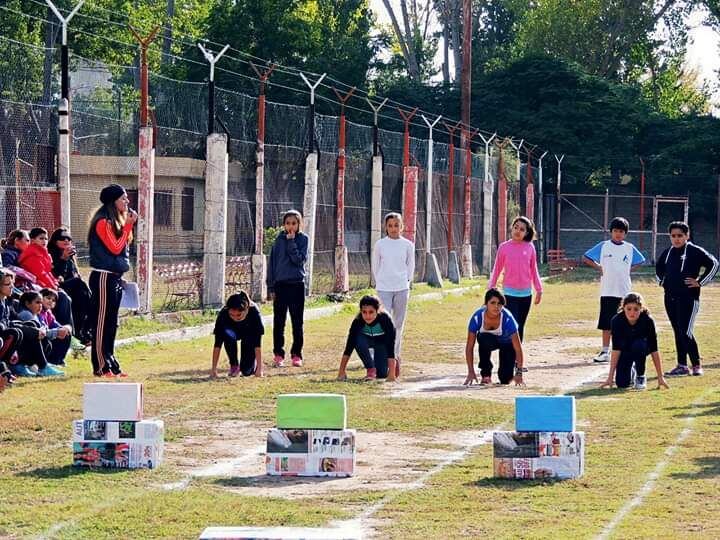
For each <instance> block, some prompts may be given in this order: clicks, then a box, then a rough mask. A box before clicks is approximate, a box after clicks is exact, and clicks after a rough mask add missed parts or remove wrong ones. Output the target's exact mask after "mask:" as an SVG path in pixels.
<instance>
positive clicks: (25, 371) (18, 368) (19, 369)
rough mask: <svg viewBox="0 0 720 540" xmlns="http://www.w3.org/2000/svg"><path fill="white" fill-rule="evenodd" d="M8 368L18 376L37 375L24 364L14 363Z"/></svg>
mask: <svg viewBox="0 0 720 540" xmlns="http://www.w3.org/2000/svg"><path fill="white" fill-rule="evenodd" d="M10 369H11V370H12V372H13V374H15V375H17V376H18V377H35V376H36V375H37V373H35V372H34V371H33V370H31V369H30V368H29V367H27V366H26V365H25V364H14V365H13V366H11V367H10Z"/></svg>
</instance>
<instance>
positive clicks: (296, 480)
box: [213, 474, 346, 488]
mask: <svg viewBox="0 0 720 540" xmlns="http://www.w3.org/2000/svg"><path fill="white" fill-rule="evenodd" d="M343 480H346V478H344V477H333V476H268V475H267V474H258V475H255V476H236V477H233V478H218V479H217V480H214V481H213V483H214V484H217V485H219V486H223V487H229V488H240V487H265V488H274V487H279V488H283V487H287V486H298V485H304V484H324V483H327V482H338V481H343Z"/></svg>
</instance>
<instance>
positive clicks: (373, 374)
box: [365, 367, 377, 381]
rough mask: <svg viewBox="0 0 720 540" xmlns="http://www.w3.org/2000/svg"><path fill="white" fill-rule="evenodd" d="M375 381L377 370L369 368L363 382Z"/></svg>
mask: <svg viewBox="0 0 720 540" xmlns="http://www.w3.org/2000/svg"><path fill="white" fill-rule="evenodd" d="M375 379H377V369H375V368H374V367H373V368H369V369H368V370H367V375H365V380H366V381H374V380H375Z"/></svg>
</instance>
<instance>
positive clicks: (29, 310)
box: [18, 289, 72, 366]
mask: <svg viewBox="0 0 720 540" xmlns="http://www.w3.org/2000/svg"><path fill="white" fill-rule="evenodd" d="M56 299H57V293H55V291H53V290H51V289H43V290H42V291H41V292H40V293H37V292H35V291H26V292H24V293H23V294H22V296H21V297H20V311H19V312H18V318H19V319H20V320H21V321H23V322H29V321H32V322H33V323H37V324H38V325H39V327H40V328H42V329H43V330H45V339H44V340H43V342H44V343H43V346H44V349H45V356H46V359H47V361H48V362H49V363H50V364H52V365H55V366H64V365H65V356H66V355H67V352H68V349H69V348H70V335H71V333H72V332H71V328H70V327H69V326H63V325H61V324H59V323H58V322H57V321H56V320H55V317H54V316H53V314H52V311H50V309H48V308H50V307H51V306H54V305H55V300H56ZM48 323H49V324H48Z"/></svg>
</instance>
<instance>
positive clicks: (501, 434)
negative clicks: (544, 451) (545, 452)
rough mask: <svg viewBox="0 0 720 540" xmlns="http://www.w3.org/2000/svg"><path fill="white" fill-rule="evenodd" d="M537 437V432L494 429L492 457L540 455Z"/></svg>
mask: <svg viewBox="0 0 720 540" xmlns="http://www.w3.org/2000/svg"><path fill="white" fill-rule="evenodd" d="M539 438H540V434H539V433H537V432H517V431H496V432H494V433H493V457H495V458H534V457H540V452H539V450H538V448H539V444H538V443H539Z"/></svg>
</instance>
